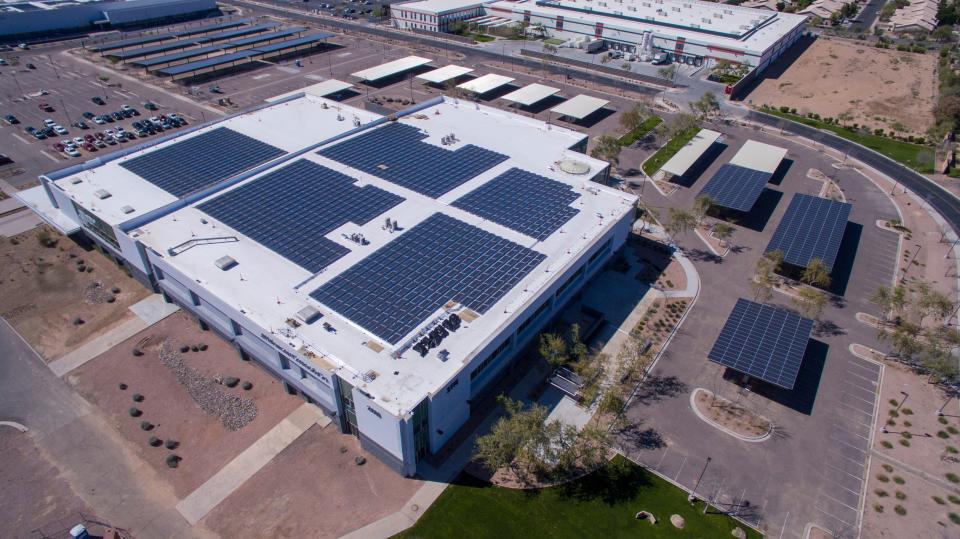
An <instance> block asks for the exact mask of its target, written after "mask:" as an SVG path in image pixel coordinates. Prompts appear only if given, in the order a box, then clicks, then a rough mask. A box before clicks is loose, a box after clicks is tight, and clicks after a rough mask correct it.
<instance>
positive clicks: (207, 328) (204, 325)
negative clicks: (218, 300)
mask: <svg viewBox="0 0 960 539" xmlns="http://www.w3.org/2000/svg"><path fill="white" fill-rule="evenodd" d="M197 321H198V322H200V329H202V330H203V331H210V324H207V323H206V322H205V321H204V320H203V318H198V319H197Z"/></svg>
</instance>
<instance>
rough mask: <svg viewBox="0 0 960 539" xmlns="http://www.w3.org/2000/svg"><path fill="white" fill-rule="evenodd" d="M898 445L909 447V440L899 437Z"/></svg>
mask: <svg viewBox="0 0 960 539" xmlns="http://www.w3.org/2000/svg"><path fill="white" fill-rule="evenodd" d="M900 445H902V446H903V447H910V440H907V439H906V438H900Z"/></svg>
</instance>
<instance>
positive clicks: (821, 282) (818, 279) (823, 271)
mask: <svg viewBox="0 0 960 539" xmlns="http://www.w3.org/2000/svg"><path fill="white" fill-rule="evenodd" d="M800 282H803V283H806V284H808V285H811V286H817V287H820V288H826V287H828V286H830V282H831V279H830V270H829V269H827V265H826V264H825V263H824V262H823V260H820V259H819V258H811V259H810V262H808V263H807V267H806V268H803V273H802V274H801V275H800Z"/></svg>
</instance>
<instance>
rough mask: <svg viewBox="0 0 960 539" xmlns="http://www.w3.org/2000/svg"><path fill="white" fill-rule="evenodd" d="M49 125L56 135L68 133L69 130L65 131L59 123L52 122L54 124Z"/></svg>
mask: <svg viewBox="0 0 960 539" xmlns="http://www.w3.org/2000/svg"><path fill="white" fill-rule="evenodd" d="M50 127H51V128H52V129H53V132H54V133H56V134H58V135H66V134H67V133H69V131H67V129H66V128H65V127H63V126H62V125H60V124H54V125H51V126H50Z"/></svg>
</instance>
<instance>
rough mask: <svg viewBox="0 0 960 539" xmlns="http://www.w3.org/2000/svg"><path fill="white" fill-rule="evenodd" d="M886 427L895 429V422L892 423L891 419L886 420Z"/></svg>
mask: <svg viewBox="0 0 960 539" xmlns="http://www.w3.org/2000/svg"><path fill="white" fill-rule="evenodd" d="M887 426H888V427H896V426H897V422H896V421H894V420H892V419H888V420H887Z"/></svg>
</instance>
